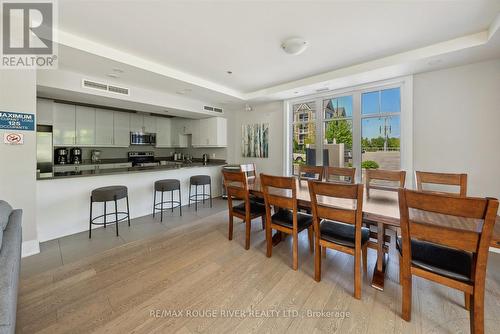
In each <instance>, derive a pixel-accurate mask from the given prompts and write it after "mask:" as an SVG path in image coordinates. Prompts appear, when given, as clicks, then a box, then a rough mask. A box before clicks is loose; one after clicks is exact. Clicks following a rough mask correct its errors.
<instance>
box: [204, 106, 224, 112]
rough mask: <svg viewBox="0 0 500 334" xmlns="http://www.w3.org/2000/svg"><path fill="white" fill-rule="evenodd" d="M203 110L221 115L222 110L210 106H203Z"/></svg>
mask: <svg viewBox="0 0 500 334" xmlns="http://www.w3.org/2000/svg"><path fill="white" fill-rule="evenodd" d="M203 110H206V111H215V112H218V113H222V109H221V108H217V107H212V106H203Z"/></svg>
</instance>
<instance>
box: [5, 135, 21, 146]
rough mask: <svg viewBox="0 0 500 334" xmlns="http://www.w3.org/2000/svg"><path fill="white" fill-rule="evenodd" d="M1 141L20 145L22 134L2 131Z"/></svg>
mask: <svg viewBox="0 0 500 334" xmlns="http://www.w3.org/2000/svg"><path fill="white" fill-rule="evenodd" d="M3 142H4V144H9V145H22V144H24V135H23V134H22V133H4V134H3Z"/></svg>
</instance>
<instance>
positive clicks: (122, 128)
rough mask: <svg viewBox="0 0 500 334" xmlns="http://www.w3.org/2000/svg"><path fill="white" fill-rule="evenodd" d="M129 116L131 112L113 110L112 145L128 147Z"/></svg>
mask: <svg viewBox="0 0 500 334" xmlns="http://www.w3.org/2000/svg"><path fill="white" fill-rule="evenodd" d="M130 116H131V114H129V113H125V112H120V111H115V112H114V117H113V123H114V124H113V125H114V126H113V129H114V140H113V144H114V146H120V147H128V146H129V145H130V131H131V129H130Z"/></svg>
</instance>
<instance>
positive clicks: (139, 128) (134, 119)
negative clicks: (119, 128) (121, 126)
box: [130, 114, 144, 132]
mask: <svg viewBox="0 0 500 334" xmlns="http://www.w3.org/2000/svg"><path fill="white" fill-rule="evenodd" d="M143 127H144V116H143V115H141V114H130V131H131V132H144V129H143Z"/></svg>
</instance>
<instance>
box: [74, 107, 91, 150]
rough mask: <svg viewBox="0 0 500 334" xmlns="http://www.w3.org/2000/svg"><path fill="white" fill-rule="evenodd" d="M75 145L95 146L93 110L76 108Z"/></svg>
mask: <svg viewBox="0 0 500 334" xmlns="http://www.w3.org/2000/svg"><path fill="white" fill-rule="evenodd" d="M76 145H81V146H89V145H95V108H90V107H82V106H76Z"/></svg>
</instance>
